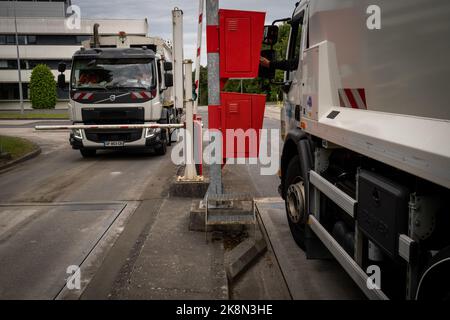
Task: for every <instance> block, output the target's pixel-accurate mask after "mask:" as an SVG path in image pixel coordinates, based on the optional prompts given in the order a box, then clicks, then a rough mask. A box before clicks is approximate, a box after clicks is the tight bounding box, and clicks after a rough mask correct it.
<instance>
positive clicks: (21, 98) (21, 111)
mask: <svg viewBox="0 0 450 320" xmlns="http://www.w3.org/2000/svg"><path fill="white" fill-rule="evenodd" d="M16 2H17V0H15V1H14V30H15V33H16V51H17V71H18V75H19V98H20V113H21V114H23V113H24V110H23V88H22V71H21V68H20V50H19V34H18V33H17V16H16Z"/></svg>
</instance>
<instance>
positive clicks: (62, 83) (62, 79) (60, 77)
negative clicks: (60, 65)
mask: <svg viewBox="0 0 450 320" xmlns="http://www.w3.org/2000/svg"><path fill="white" fill-rule="evenodd" d="M65 87H66V75H65V74H64V73H61V74H59V75H58V88H60V89H64V88H65Z"/></svg>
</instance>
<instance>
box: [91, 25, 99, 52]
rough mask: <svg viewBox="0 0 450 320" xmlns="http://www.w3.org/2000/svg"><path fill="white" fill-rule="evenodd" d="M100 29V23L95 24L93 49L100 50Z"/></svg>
mask: <svg viewBox="0 0 450 320" xmlns="http://www.w3.org/2000/svg"><path fill="white" fill-rule="evenodd" d="M99 27H100V25H99V24H98V23H95V24H94V27H93V37H92V40H93V43H92V47H93V48H100V38H99V35H98V28H99Z"/></svg>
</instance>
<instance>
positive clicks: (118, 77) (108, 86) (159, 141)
mask: <svg viewBox="0 0 450 320" xmlns="http://www.w3.org/2000/svg"><path fill="white" fill-rule="evenodd" d="M82 45H83V46H82V47H81V48H80V50H78V51H77V52H75V54H74V55H73V57H72V69H71V76H70V81H69V91H70V94H69V97H70V100H69V115H70V119H71V121H72V124H73V125H86V126H87V127H86V128H84V129H72V130H71V133H70V138H69V141H70V144H71V146H72V148H73V149H76V150H79V151H80V153H81V155H82V156H83V157H92V156H95V154H96V152H97V150H99V149H130V148H133V149H151V150H153V151H155V152H156V153H157V154H160V155H163V154H165V153H166V150H167V145H168V144H170V141H171V135H172V133H173V130H172V131H171V130H170V129H168V128H164V129H163V128H140V127H132V126H131V125H136V124H141V125H144V124H151V123H159V124H170V123H179V122H180V119H181V114H182V111H183V109H182V106H181V107H180V108H176V107H175V106H174V102H173V101H174V99H173V90H172V86H173V74H172V72H171V71H172V61H171V59H172V49H171V46H170V44H169V43H167V42H166V41H164V40H162V39H160V38H156V37H146V36H129V35H127V34H126V33H125V32H119V33H118V34H117V35H115V36H100V35H99V25H98V24H95V25H94V30H93V36H92V38H91V39H90V40H86V41H84V42H83V43H82ZM58 69H59V71H60V72H61V74H60V75H59V77H58V85H59V86H61V87H63V86H64V83H65V78H64V74H62V72H64V71H65V69H66V66H65V65H64V64H63V63H61V64H60V65H59V68H58ZM119 124H120V125H124V126H122V127H120V128H117V127H114V126H113V125H119ZM97 125H111V128H106V129H105V128H96V126H97ZM126 125H130V127H127V126H126Z"/></svg>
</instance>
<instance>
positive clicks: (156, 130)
mask: <svg viewBox="0 0 450 320" xmlns="http://www.w3.org/2000/svg"><path fill="white" fill-rule="evenodd" d="M159 132H161V129H160V128H146V129H145V138H146V139H147V138H153V137H154V136H155V135H156V134H158V133H159Z"/></svg>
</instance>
